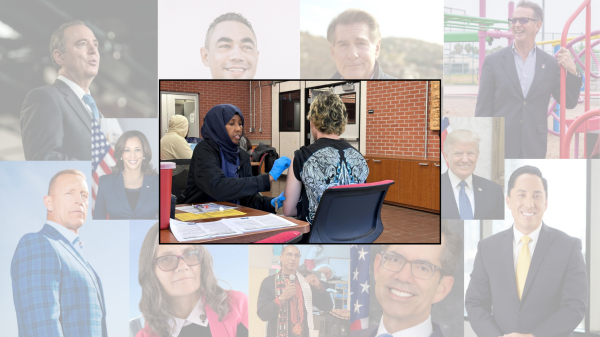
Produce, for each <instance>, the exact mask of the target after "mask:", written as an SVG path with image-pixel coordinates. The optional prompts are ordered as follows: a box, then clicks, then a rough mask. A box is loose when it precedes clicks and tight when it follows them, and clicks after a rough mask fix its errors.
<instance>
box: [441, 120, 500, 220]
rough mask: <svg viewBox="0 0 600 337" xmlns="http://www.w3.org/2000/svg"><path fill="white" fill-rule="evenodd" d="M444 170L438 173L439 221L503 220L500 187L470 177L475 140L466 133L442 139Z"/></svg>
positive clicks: (476, 148) (476, 146)
mask: <svg viewBox="0 0 600 337" xmlns="http://www.w3.org/2000/svg"><path fill="white" fill-rule="evenodd" d="M443 153H444V158H445V159H446V163H448V171H447V172H445V173H444V174H442V182H441V187H442V219H448V220H450V219H461V220H473V219H475V220H481V219H488V220H490V219H504V195H503V193H502V188H501V187H500V186H499V185H498V184H496V183H494V182H493V181H491V180H488V179H485V178H483V177H480V176H477V175H475V174H473V172H474V171H475V168H476V167H477V161H478V160H479V137H477V135H475V134H474V133H473V132H471V131H469V130H462V129H461V130H455V131H452V132H451V133H449V134H448V136H446V141H445V142H444V148H443Z"/></svg>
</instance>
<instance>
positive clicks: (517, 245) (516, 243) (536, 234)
mask: <svg viewBox="0 0 600 337" xmlns="http://www.w3.org/2000/svg"><path fill="white" fill-rule="evenodd" d="M541 230H542V224H540V226H539V227H538V228H537V229H536V230H534V231H533V232H531V234H529V235H528V236H529V237H530V238H531V241H529V244H528V246H529V256H531V259H532V260H533V251H534V250H535V245H536V244H537V242H538V239H539V238H540V231H541ZM513 236H514V240H513V260H514V265H515V273H516V272H517V261H518V259H519V253H520V252H521V248H522V247H523V242H522V241H521V238H522V237H524V236H525V234H523V233H521V232H519V230H518V229H517V226H515V225H513Z"/></svg>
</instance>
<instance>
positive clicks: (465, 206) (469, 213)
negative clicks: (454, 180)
mask: <svg viewBox="0 0 600 337" xmlns="http://www.w3.org/2000/svg"><path fill="white" fill-rule="evenodd" d="M458 184H459V185H460V192H458V209H459V212H460V219H461V220H473V209H472V208H471V201H470V200H469V197H468V196H467V193H466V192H465V186H466V185H467V182H466V181H464V180H462V181H461V182H460V183H458Z"/></svg>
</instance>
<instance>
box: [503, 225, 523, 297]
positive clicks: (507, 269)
mask: <svg viewBox="0 0 600 337" xmlns="http://www.w3.org/2000/svg"><path fill="white" fill-rule="evenodd" d="M513 226H514V224H513ZM513 241H514V235H513V227H510V228H509V229H507V230H506V231H504V237H503V238H502V244H501V248H500V249H501V251H500V255H501V256H502V268H503V269H504V275H506V278H507V279H506V281H507V282H508V286H509V293H510V294H509V295H508V296H514V297H515V299H516V300H517V302H518V301H519V294H518V293H517V275H516V274H515V264H514V263H515V262H514V256H513Z"/></svg>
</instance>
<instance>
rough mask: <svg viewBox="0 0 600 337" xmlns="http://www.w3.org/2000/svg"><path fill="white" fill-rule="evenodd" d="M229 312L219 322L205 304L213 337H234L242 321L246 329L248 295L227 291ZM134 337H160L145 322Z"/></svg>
mask: <svg viewBox="0 0 600 337" xmlns="http://www.w3.org/2000/svg"><path fill="white" fill-rule="evenodd" d="M227 301H228V302H229V312H228V313H227V315H225V317H224V318H223V321H222V322H219V315H217V313H215V312H214V311H213V310H212V308H211V307H210V306H209V305H206V306H205V308H204V309H205V310H206V318H207V319H208V326H209V327H210V333H211V334H212V336H213V337H235V335H236V334H237V326H238V324H240V323H242V324H243V325H244V326H245V327H246V329H248V296H246V294H244V293H242V292H239V291H235V290H231V291H229V292H227ZM135 337H160V336H158V335H157V334H156V333H154V331H152V329H151V328H150V326H149V325H148V324H147V323H146V326H145V327H144V328H143V329H142V330H140V331H138V333H137V334H136V335H135Z"/></svg>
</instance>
